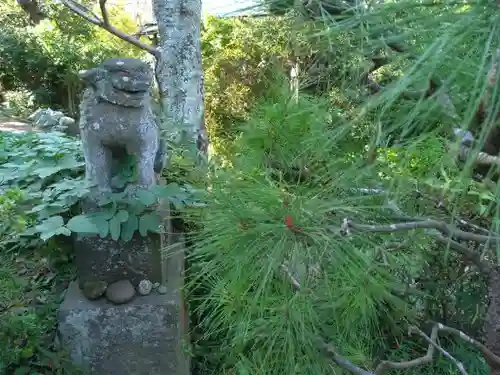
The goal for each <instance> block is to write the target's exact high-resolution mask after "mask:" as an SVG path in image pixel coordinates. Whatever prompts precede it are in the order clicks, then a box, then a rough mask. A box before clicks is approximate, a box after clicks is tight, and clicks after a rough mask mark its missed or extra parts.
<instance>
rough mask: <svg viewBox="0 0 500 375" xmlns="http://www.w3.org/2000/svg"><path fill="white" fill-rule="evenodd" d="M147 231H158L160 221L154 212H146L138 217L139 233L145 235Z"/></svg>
mask: <svg viewBox="0 0 500 375" xmlns="http://www.w3.org/2000/svg"><path fill="white" fill-rule="evenodd" d="M148 231H150V232H155V233H158V232H159V231H160V221H159V220H158V215H157V214H155V213H147V214H144V215H142V216H141V217H140V218H139V233H141V235H142V236H146V235H147V232H148Z"/></svg>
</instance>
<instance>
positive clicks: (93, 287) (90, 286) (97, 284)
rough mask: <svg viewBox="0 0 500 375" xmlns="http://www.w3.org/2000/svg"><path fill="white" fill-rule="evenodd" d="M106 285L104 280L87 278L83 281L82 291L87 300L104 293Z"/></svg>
mask: <svg viewBox="0 0 500 375" xmlns="http://www.w3.org/2000/svg"><path fill="white" fill-rule="evenodd" d="M107 287H108V283H107V282H105V281H99V280H89V281H84V282H83V285H82V292H83V295H84V296H85V297H87V298H88V299H89V300H95V299H98V298H100V297H101V296H102V295H103V294H104V292H105V291H106V288H107Z"/></svg>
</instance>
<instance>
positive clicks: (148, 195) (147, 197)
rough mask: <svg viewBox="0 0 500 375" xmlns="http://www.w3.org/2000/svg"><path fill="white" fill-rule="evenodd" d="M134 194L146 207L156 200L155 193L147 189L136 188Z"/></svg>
mask: <svg viewBox="0 0 500 375" xmlns="http://www.w3.org/2000/svg"><path fill="white" fill-rule="evenodd" d="M136 196H137V198H138V199H139V201H140V202H141V203H142V204H143V205H145V206H146V207H147V206H151V205H152V204H153V203H155V202H156V196H155V194H154V193H153V192H151V191H149V190H145V189H137V191H136Z"/></svg>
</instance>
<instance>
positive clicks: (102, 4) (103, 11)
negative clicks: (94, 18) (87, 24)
mask: <svg viewBox="0 0 500 375" xmlns="http://www.w3.org/2000/svg"><path fill="white" fill-rule="evenodd" d="M99 7H100V8H101V14H102V23H103V24H104V26H109V16H108V10H107V9H106V0H99Z"/></svg>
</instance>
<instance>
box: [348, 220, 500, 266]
mask: <svg viewBox="0 0 500 375" xmlns="http://www.w3.org/2000/svg"><path fill="white" fill-rule="evenodd" d="M413 229H435V230H436V233H430V234H431V235H432V236H433V237H434V238H436V239H437V240H438V241H439V242H441V243H443V244H446V245H448V246H450V248H451V249H452V250H454V251H456V252H458V253H460V254H461V255H463V256H464V257H465V258H467V259H468V260H470V261H471V262H473V263H474V264H475V265H476V266H477V267H478V268H479V270H480V271H481V272H482V273H483V274H486V275H487V274H489V273H490V272H491V270H492V266H491V264H490V263H489V262H487V261H485V260H482V259H481V256H480V254H478V253H477V252H475V251H473V250H471V249H469V248H468V247H466V246H464V245H461V244H460V243H458V242H457V241H455V240H453V238H456V239H458V240H463V241H473V242H477V243H486V244H488V245H490V246H491V245H496V246H498V245H500V237H492V236H488V235H482V234H475V233H470V232H466V231H463V230H460V229H458V228H454V227H453V226H451V225H449V224H446V223H444V222H442V221H438V220H431V219H424V220H420V221H410V222H404V223H395V224H388V225H366V224H356V223H353V222H352V221H351V220H349V219H344V221H343V224H342V227H341V232H342V233H344V234H347V235H348V234H350V233H351V230H357V231H360V232H371V233H393V232H396V231H401V230H406V231H407V230H413Z"/></svg>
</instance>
